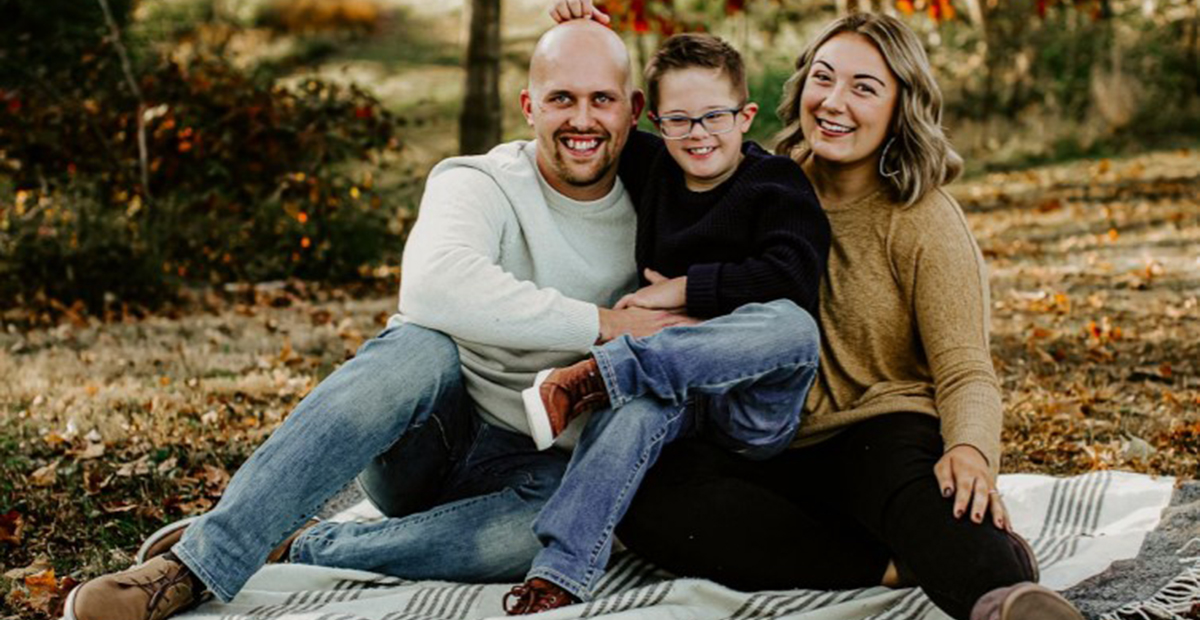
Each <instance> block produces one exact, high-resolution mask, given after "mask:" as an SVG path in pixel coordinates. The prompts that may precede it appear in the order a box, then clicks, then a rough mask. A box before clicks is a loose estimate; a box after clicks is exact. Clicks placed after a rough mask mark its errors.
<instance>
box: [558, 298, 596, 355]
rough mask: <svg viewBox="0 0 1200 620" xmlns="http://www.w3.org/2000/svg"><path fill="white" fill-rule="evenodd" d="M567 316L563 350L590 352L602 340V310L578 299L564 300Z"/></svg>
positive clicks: (564, 322)
mask: <svg viewBox="0 0 1200 620" xmlns="http://www.w3.org/2000/svg"><path fill="white" fill-rule="evenodd" d="M562 311H563V313H564V314H565V316H564V317H563V318H564V321H563V323H562V325H563V334H562V335H563V338H564V342H563V343H562V345H563V346H562V348H563V349H564V350H568V351H581V352H586V351H588V350H589V349H590V348H591V347H592V345H594V344H596V341H597V340H599V339H600V308H599V307H598V306H596V305H595V304H590V303H587V302H584V301H579V300H577V299H570V298H564V299H563V307H562Z"/></svg>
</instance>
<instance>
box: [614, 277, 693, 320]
mask: <svg viewBox="0 0 1200 620" xmlns="http://www.w3.org/2000/svg"><path fill="white" fill-rule="evenodd" d="M646 279H647V280H649V281H650V285H649V286H644V287H642V288H640V289H638V290H637V291H636V292H633V293H630V294H628V295H626V296H624V297H622V298H621V300H620V301H618V302H617V305H616V306H614V307H613V309H614V310H623V309H625V308H632V307H636V308H646V309H649V310H666V311H667V312H677V313H680V314H686V310H687V276H680V277H678V278H668V277H666V276H664V275H662V274H660V273H658V272H657V271H654V270H653V269H647V270H646Z"/></svg>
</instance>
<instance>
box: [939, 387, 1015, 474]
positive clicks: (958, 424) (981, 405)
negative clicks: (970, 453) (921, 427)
mask: <svg viewBox="0 0 1200 620" xmlns="http://www.w3.org/2000/svg"><path fill="white" fill-rule="evenodd" d="M967 400H970V399H967ZM974 400H975V402H972V403H966V402H964V403H963V405H965V406H967V407H968V408H969V409H968V410H973V411H975V412H976V415H973V416H970V418H969V419H964V418H966V417H967V416H953V415H951V416H943V419H942V438H943V440H944V441H945V449H946V450H949V449H951V448H953V447H954V446H959V445H963V444H966V445H968V446H971V447H973V448H975V449H977V450H979V451H980V452H981V453H983V457H984V458H986V459H987V461H988V468H989V469H991V470H992V473H993V474H997V473H999V471H1000V453H1001V451H1002V447H1001V442H1000V433H1001V432H1002V430H1003V428H1002V427H1003V423H1002V421H1001V417H1002V414H1000V413H999V407H998V405H999V403H994V402H992V403H989V402H986V401H987V400H988V399H974ZM972 405H973V406H972ZM989 410H994V411H997V415H978V413H979V412H982V411H989Z"/></svg>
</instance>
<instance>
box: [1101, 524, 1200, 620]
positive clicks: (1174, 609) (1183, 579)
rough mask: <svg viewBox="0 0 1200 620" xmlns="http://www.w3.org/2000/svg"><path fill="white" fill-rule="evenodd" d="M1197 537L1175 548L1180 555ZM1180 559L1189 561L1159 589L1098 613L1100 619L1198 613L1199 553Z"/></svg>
mask: <svg viewBox="0 0 1200 620" xmlns="http://www.w3.org/2000/svg"><path fill="white" fill-rule="evenodd" d="M1194 544H1200V538H1193V539H1191V540H1189V541H1187V542H1186V543H1184V545H1183V546H1182V547H1180V548H1179V550H1178V551H1176V552H1175V554H1176V555H1183V554H1184V553H1186V552H1187V551H1189V550H1190V549H1191V548H1192V547H1193V545H1194ZM1180 562H1182V563H1185V564H1191V566H1189V567H1188V568H1186V569H1184V571H1183V572H1182V573H1180V574H1179V575H1178V576H1176V577H1175V578H1174V579H1172V580H1171V581H1170V582H1168V583H1167V585H1165V586H1163V587H1162V589H1161V590H1159V591H1158V592H1157V593H1155V595H1154V596H1152V597H1150V598H1149V599H1147V600H1145V601H1139V602H1136V603H1130V604H1128V605H1125V606H1124V607H1121V608H1119V609H1117V610H1115V611H1111V612H1109V613H1107V614H1104V615H1103V616H1101V617H1100V618H1101V620H1160V619H1162V620H1165V619H1172V618H1197V617H1200V556H1190V557H1183V558H1180Z"/></svg>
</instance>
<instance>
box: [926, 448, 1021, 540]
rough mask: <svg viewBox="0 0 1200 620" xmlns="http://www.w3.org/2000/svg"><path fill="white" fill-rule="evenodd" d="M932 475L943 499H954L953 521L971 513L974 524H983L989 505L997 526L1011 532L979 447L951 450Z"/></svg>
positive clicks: (1002, 505) (934, 467)
mask: <svg viewBox="0 0 1200 620" xmlns="http://www.w3.org/2000/svg"><path fill="white" fill-rule="evenodd" d="M933 473H934V475H935V476H937V481H938V487H939V488H941V490H942V497H947V498H948V497H950V496H954V518H956V519H959V518H962V516H963V515H964V514H967V513H968V511H970V515H971V520H972V521H974V522H975V523H983V515H985V514H987V511H988V507H989V506H990V507H991V510H992V522H993V523H995V525H996V527H998V528H1000V529H1003V530H1009V531H1011V530H1012V523H1010V522H1009V520H1008V511H1007V510H1006V509H1005V508H1004V502H1002V501H1001V500H1000V492H999V491H997V490H996V484H995V481H994V480H993V479H992V472H991V470H990V469H989V468H988V462H987V459H985V458H983V453H982V452H980V451H979V450H978V449H977V448H975V447H973V446H968V445H966V444H962V445H957V446H954V447H953V448H950V449H949V450H947V451H946V453H945V454H944V455H942V458H941V459H939V460H938V462H937V464H936V465H934V466H933Z"/></svg>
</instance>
